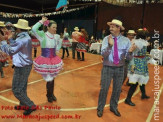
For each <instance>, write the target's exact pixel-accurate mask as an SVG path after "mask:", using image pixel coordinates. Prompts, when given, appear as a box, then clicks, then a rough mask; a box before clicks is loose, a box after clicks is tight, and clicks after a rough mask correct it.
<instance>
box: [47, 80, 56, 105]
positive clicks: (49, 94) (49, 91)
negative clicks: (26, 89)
mask: <svg viewBox="0 0 163 122" xmlns="http://www.w3.org/2000/svg"><path fill="white" fill-rule="evenodd" d="M46 88H47V94H46V96H47V99H48V102H50V103H52V102H53V101H57V98H56V97H55V96H54V94H53V92H54V80H53V81H51V82H47V84H46Z"/></svg>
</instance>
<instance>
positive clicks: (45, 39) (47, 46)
mask: <svg viewBox="0 0 163 122" xmlns="http://www.w3.org/2000/svg"><path fill="white" fill-rule="evenodd" d="M42 25H44V29H45V30H44V31H43V30H42V31H40V30H39V28H40V27H41V26H42ZM56 30H57V23H56V22H55V21H52V20H48V19H47V18H46V17H42V20H40V21H39V22H37V23H36V24H35V25H34V26H33V27H32V32H33V34H34V35H35V36H36V38H37V39H38V40H39V41H40V45H41V56H39V57H37V58H36V59H35V60H34V62H33V63H34V69H35V71H36V72H38V73H40V74H41V75H42V76H43V78H44V80H45V81H46V82H47V84H46V88H47V94H46V96H47V99H48V102H53V101H56V100H57V98H56V97H55V96H54V94H53V91H54V79H55V77H56V76H57V75H58V73H59V72H60V71H61V69H62V65H63V62H62V60H61V59H60V57H58V56H57V55H56V52H57V51H59V49H60V48H61V40H60V36H59V35H58V34H56Z"/></svg>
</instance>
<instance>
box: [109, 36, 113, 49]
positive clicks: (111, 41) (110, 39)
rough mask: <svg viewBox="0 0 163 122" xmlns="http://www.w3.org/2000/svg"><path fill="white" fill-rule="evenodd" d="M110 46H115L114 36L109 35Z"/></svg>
mask: <svg viewBox="0 0 163 122" xmlns="http://www.w3.org/2000/svg"><path fill="white" fill-rule="evenodd" d="M108 44H109V46H113V44H114V40H113V38H112V35H109V38H108Z"/></svg>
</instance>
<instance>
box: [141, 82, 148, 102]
mask: <svg viewBox="0 0 163 122" xmlns="http://www.w3.org/2000/svg"><path fill="white" fill-rule="evenodd" d="M140 90H141V93H142V96H141V99H142V100H143V99H149V98H150V96H147V95H146V93H145V85H144V84H143V85H142V86H140Z"/></svg>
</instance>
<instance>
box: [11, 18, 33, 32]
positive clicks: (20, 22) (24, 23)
mask: <svg viewBox="0 0 163 122" xmlns="http://www.w3.org/2000/svg"><path fill="white" fill-rule="evenodd" d="M13 25H14V26H15V27H16V28H19V29H24V30H29V29H31V28H30V27H29V26H28V21H27V20H25V19H19V20H18V22H17V24H13Z"/></svg>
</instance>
